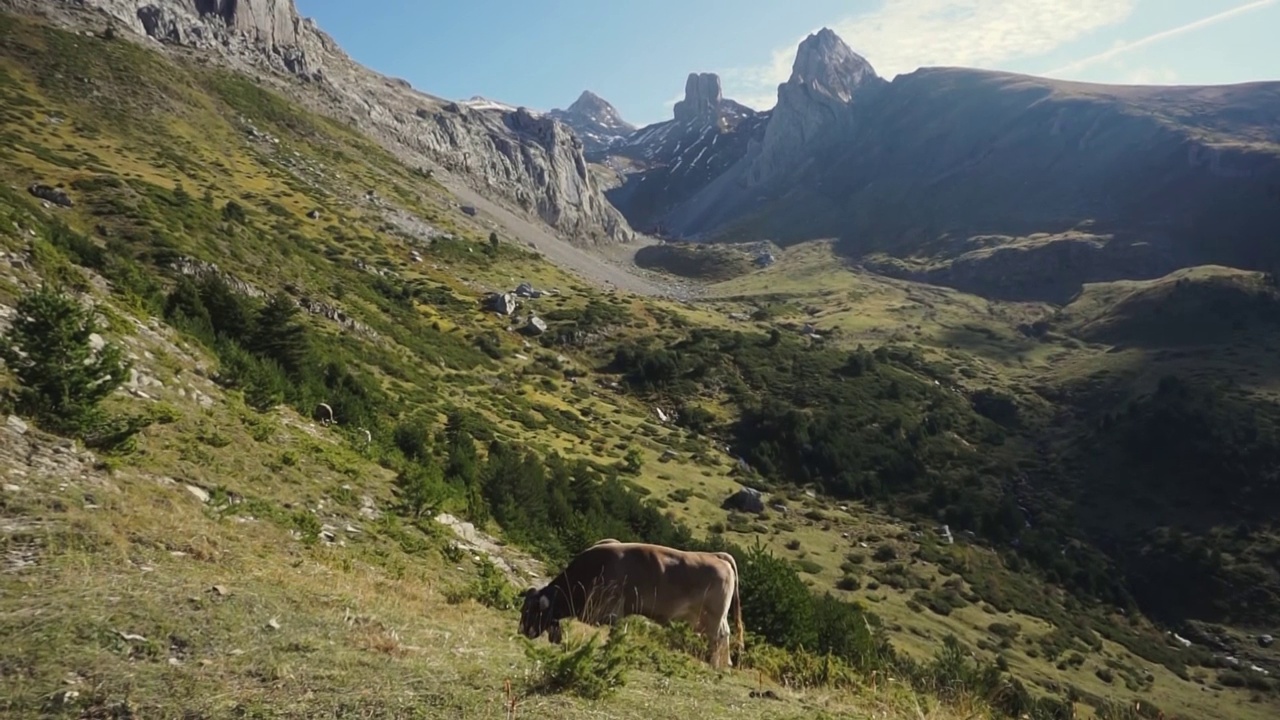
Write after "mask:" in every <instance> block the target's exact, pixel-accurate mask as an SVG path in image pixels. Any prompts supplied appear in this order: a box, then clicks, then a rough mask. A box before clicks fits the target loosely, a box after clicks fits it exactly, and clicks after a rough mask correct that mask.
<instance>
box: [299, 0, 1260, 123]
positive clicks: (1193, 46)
mask: <svg viewBox="0 0 1280 720" xmlns="http://www.w3.org/2000/svg"><path fill="white" fill-rule="evenodd" d="M296 2H297V4H298V9H299V11H300V12H301V13H302V14H303V15H304V16H307V17H312V18H314V19H315V20H316V22H318V23H319V25H320V26H321V28H323V29H324V30H325V31H326V32H328V33H329V34H330V35H332V36H333V37H334V38H335V39H336V40H337V41H338V42H339V43H340V44H341V45H342V46H343V47H344V48H345V49H346V50H347V52H348V53H350V54H351V56H352V57H354V58H355V59H356V60H357V61H359V62H361V63H363V64H365V65H368V66H369V67H372V68H374V69H375V70H378V71H380V72H383V73H386V74H388V75H393V76H396V77H402V78H404V79H406V80H409V81H410V82H412V83H413V84H414V86H415V87H417V88H419V89H421V90H424V91H426V92H430V93H433V94H435V95H440V96H443V97H446V98H451V99H457V100H462V99H466V98H469V97H471V96H473V95H483V96H485V97H488V98H491V99H494V100H500V101H503V102H507V103H511V104H513V105H525V106H527V107H529V108H532V109H535V110H549V109H551V108H553V107H565V106H567V105H568V104H569V103H571V102H572V101H573V100H574V99H575V98H576V97H577V96H578V94H579V93H580V92H581V91H582V90H584V89H590V90H593V91H595V92H596V93H598V94H599V95H601V96H602V97H604V98H605V99H607V100H609V101H610V102H612V103H613V104H614V105H615V106H617V108H618V110H619V111H620V112H621V113H622V115H623V117H625V118H626V119H627V120H629V121H631V122H632V123H635V124H637V125H643V124H646V123H650V122H658V121H661V120H665V119H668V118H669V117H670V113H671V105H672V103H673V102H674V101H675V100H676V99H678V97H679V96H680V95H681V93H682V92H683V89H684V80H685V77H686V76H687V75H688V74H689V73H690V72H694V71H697V72H717V73H720V75H721V77H722V78H723V80H724V90H725V95H726V96H728V97H732V98H734V99H736V100H738V101H740V102H744V103H746V104H748V105H751V106H753V107H757V108H759V109H765V108H768V107H771V106H772V105H773V101H774V98H775V97H776V91H777V84H778V83H779V82H783V81H785V80H786V78H787V75H789V74H790V67H791V62H792V60H793V59H794V56H795V48H796V45H797V44H798V43H799V42H800V40H802V39H803V38H804V37H805V35H807V34H808V33H810V32H812V31H814V30H816V29H818V28H820V27H823V26H827V27H831V28H832V29H834V30H835V31H836V32H837V33H839V34H840V36H841V37H842V38H844V40H845V42H847V43H849V45H850V46H852V47H853V49H854V50H855V51H857V52H859V53H860V54H862V55H863V56H864V57H866V58H867V59H868V60H869V61H870V62H871V64H872V65H873V66H874V67H875V68H876V70H877V71H878V72H879V73H880V74H881V75H882V76H884V77H886V78H892V77H893V76H894V75H897V74H899V73H906V72H911V71H912V70H914V69H916V68H917V67H920V66H934V65H957V66H965V67H979V68H988V69H994V70H1008V71H1012V72H1022V73H1030V74H1034V75H1047V76H1049V77H1056V78H1061V79H1068V80H1085V81H1092V82H1114V83H1155V84H1202V83H1231V82H1245V81H1252V80H1280V41H1278V40H1277V36H1278V35H1280V0H682V1H681V2H677V1H676V0H537V1H533V0H455V1H453V2H425V1H424V0H361V2H351V0H296Z"/></svg>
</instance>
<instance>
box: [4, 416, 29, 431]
mask: <svg viewBox="0 0 1280 720" xmlns="http://www.w3.org/2000/svg"><path fill="white" fill-rule="evenodd" d="M5 426H6V427H8V428H9V430H10V431H11V432H14V433H17V434H18V435H26V434H27V429H28V428H27V423H26V421H24V420H23V419H22V418H20V417H18V416H17V415H10V416H9V419H8V421H6V423H5Z"/></svg>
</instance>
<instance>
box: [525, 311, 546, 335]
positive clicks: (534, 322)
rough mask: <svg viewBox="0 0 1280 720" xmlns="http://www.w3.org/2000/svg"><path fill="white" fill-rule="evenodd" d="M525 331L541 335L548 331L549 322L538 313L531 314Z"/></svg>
mask: <svg viewBox="0 0 1280 720" xmlns="http://www.w3.org/2000/svg"><path fill="white" fill-rule="evenodd" d="M524 331H525V332H526V333H528V334H530V335H541V334H542V333H544V332H546V331H547V322H546V321H545V320H543V319H542V318H540V317H538V316H537V315H530V316H529V324H528V325H525V326H524Z"/></svg>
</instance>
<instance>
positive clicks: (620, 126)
mask: <svg viewBox="0 0 1280 720" xmlns="http://www.w3.org/2000/svg"><path fill="white" fill-rule="evenodd" d="M547 114H548V115H550V116H552V117H554V118H555V119H557V120H559V121H560V122H562V123H564V124H565V125H568V126H569V127H570V128H573V132H574V133H575V134H576V135H577V136H578V137H579V138H580V139H581V140H582V145H583V148H584V149H585V150H586V154H587V157H593V156H598V155H599V154H600V153H602V152H604V151H605V150H607V149H608V148H610V147H612V146H613V145H615V144H617V143H618V142H621V141H622V140H623V139H624V138H626V137H627V136H628V135H630V134H631V133H633V132H635V130H636V126H635V125H632V124H631V123H629V122H627V121H626V120H623V119H622V115H621V114H620V113H619V112H618V109H617V108H615V107H614V106H613V105H611V104H610V103H609V101H607V100H605V99H604V98H602V97H600V96H599V95H596V94H595V93H593V92H591V91H590V90H583V91H582V94H581V95H579V96H578V99H577V100H574V101H573V104H572V105H570V106H569V107H568V108H566V109H564V110H560V109H556V110H552V111H551V112H549V113H547Z"/></svg>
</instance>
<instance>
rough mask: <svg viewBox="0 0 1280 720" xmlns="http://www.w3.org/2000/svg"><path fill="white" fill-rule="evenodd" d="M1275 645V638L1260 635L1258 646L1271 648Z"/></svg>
mask: <svg viewBox="0 0 1280 720" xmlns="http://www.w3.org/2000/svg"><path fill="white" fill-rule="evenodd" d="M1275 643H1276V639H1275V638H1273V637H1271V636H1270V635H1259V636H1258V645H1260V646H1262V647H1264V648H1269V647H1271V646H1272V645H1274V644H1275Z"/></svg>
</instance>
